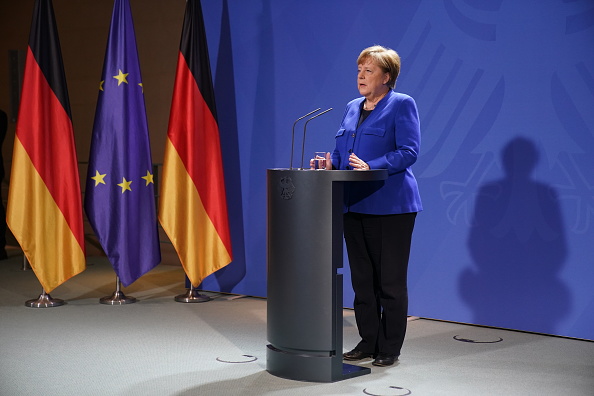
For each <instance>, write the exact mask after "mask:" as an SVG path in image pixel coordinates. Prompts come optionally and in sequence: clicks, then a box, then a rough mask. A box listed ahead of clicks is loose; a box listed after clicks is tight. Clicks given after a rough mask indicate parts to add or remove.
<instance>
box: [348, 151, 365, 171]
mask: <svg viewBox="0 0 594 396" xmlns="http://www.w3.org/2000/svg"><path fill="white" fill-rule="evenodd" d="M349 165H350V166H351V167H352V168H353V169H354V170H369V169H370V168H369V165H367V162H365V161H363V160H362V159H361V158H359V157H357V156H356V155H355V153H351V155H350V156H349Z"/></svg>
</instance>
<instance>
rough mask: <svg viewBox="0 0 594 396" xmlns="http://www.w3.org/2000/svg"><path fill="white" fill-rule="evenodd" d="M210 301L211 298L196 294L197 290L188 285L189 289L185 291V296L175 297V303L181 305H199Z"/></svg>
mask: <svg viewBox="0 0 594 396" xmlns="http://www.w3.org/2000/svg"><path fill="white" fill-rule="evenodd" d="M210 300H212V298H210V297H208V296H206V295H204V294H200V293H198V290H196V289H195V288H194V285H192V284H191V283H190V288H189V289H187V291H186V293H185V294H180V295H179V296H175V301H177V302H183V303H201V302H207V301H210Z"/></svg>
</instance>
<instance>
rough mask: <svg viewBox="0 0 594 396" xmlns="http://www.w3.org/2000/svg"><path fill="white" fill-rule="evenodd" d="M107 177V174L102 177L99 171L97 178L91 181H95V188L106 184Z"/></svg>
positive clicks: (96, 173)
mask: <svg viewBox="0 0 594 396" xmlns="http://www.w3.org/2000/svg"><path fill="white" fill-rule="evenodd" d="M106 175H107V173H105V174H103V175H102V174H101V173H99V171H98V170H96V171H95V176H91V179H93V180H95V187H97V186H98V185H99V184H105V180H104V179H105V176H106Z"/></svg>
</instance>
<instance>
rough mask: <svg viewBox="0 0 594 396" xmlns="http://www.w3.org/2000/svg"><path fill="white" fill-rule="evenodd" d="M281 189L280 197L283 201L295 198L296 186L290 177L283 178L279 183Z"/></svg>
mask: <svg viewBox="0 0 594 396" xmlns="http://www.w3.org/2000/svg"><path fill="white" fill-rule="evenodd" d="M279 187H280V195H281V197H282V198H283V199H291V198H293V193H294V192H295V185H294V184H293V179H291V178H290V177H289V176H286V177H282V178H281V179H280V182H279Z"/></svg>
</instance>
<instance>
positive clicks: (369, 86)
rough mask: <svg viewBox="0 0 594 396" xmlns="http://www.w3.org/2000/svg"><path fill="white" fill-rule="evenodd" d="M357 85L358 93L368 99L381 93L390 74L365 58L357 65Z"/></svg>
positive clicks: (384, 90)
mask: <svg viewBox="0 0 594 396" xmlns="http://www.w3.org/2000/svg"><path fill="white" fill-rule="evenodd" d="M357 70H358V71H357V85H358V88H359V93H360V94H361V95H363V96H365V97H366V98H368V99H372V98H374V97H377V96H380V95H383V94H384V93H385V92H386V91H387V90H388V86H387V85H385V84H386V83H387V82H388V81H389V80H390V74H389V73H385V72H384V71H383V70H382V69H381V68H380V67H379V66H377V65H376V64H375V63H374V62H373V60H371V59H367V60H366V61H364V62H363V63H360V64H359V65H358V67H357Z"/></svg>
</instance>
